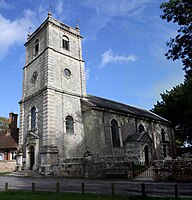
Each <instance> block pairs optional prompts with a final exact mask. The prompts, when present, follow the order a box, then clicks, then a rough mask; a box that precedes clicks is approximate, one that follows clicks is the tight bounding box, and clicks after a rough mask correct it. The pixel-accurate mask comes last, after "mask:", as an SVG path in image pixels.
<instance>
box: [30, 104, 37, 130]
mask: <svg viewBox="0 0 192 200" xmlns="http://www.w3.org/2000/svg"><path fill="white" fill-rule="evenodd" d="M36 114H37V113H36V108H35V107H33V108H31V130H34V129H36V117H37V116H36Z"/></svg>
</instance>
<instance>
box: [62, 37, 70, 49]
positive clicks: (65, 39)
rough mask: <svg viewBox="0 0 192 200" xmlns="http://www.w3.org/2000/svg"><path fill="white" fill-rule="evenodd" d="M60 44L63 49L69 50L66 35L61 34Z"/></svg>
mask: <svg viewBox="0 0 192 200" xmlns="http://www.w3.org/2000/svg"><path fill="white" fill-rule="evenodd" d="M62 46H63V48H64V49H66V50H69V38H68V37H67V36H63V38H62Z"/></svg>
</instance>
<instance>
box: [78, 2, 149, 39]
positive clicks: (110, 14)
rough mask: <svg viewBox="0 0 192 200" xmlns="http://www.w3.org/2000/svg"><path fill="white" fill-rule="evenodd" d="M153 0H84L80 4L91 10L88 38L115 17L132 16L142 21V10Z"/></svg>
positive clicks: (93, 36)
mask: <svg viewBox="0 0 192 200" xmlns="http://www.w3.org/2000/svg"><path fill="white" fill-rule="evenodd" d="M152 2H153V0H142V1H141V0H118V1H117V0H110V3H109V2H108V1H103V0H84V1H80V4H81V5H82V6H83V7H85V8H87V9H89V10H90V9H91V10H92V16H91V17H90V18H89V19H88V21H87V24H88V27H90V28H89V29H88V34H89V36H88V39H95V38H96V35H97V33H98V32H99V31H100V30H101V29H103V28H104V27H106V26H107V24H108V23H110V22H111V21H112V20H113V19H114V18H115V17H133V18H134V19H136V18H139V19H140V20H141V21H143V14H141V13H142V12H141V11H142V10H143V9H144V8H145V7H146V6H147V5H148V4H149V3H152Z"/></svg>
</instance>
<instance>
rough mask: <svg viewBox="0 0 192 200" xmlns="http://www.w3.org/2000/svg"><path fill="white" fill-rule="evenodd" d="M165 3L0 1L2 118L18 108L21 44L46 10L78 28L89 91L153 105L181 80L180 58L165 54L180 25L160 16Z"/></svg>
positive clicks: (142, 105) (134, 103) (139, 0)
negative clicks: (167, 43) (178, 59)
mask: <svg viewBox="0 0 192 200" xmlns="http://www.w3.org/2000/svg"><path fill="white" fill-rule="evenodd" d="M164 1H166V0H33V1H31V0H0V86H1V93H0V116H4V117H8V115H9V112H15V113H18V114H19V112H20V110H19V103H18V102H19V101H20V100H21V97H22V75H23V67H24V66H25V47H24V43H25V42H26V39H27V34H28V31H29V30H30V32H31V33H32V32H33V31H35V30H36V28H37V27H38V26H39V25H40V24H41V23H42V22H43V21H44V20H45V19H46V18H47V13H48V10H51V12H52V16H53V17H54V18H56V19H58V20H60V21H62V22H63V23H65V24H67V25H69V26H72V27H75V26H76V24H77V23H78V25H79V27H80V32H81V35H82V36H83V41H82V46H83V59H84V60H85V68H86V80H87V93H88V94H92V95H95V96H99V97H103V98H107V99H111V100H115V101H119V102H122V103H125V104H129V105H132V106H135V107H139V108H143V109H147V110H150V109H152V108H153V106H154V104H156V102H157V101H159V100H161V98H160V93H163V92H165V91H166V90H170V89H171V88H173V87H174V86H176V85H178V84H179V83H181V82H183V80H184V72H183V70H182V64H181V62H180V61H175V62H173V61H168V60H166V58H165V56H164V53H165V52H166V51H167V46H166V42H167V41H169V39H170V38H171V37H174V36H175V35H176V30H177V28H178V27H177V26H176V25H175V24H172V23H167V22H166V21H164V20H162V19H161V18H160V15H161V14H162V11H161V10H160V8H159V6H160V4H161V3H163V2H164ZM29 27H30V28H29Z"/></svg>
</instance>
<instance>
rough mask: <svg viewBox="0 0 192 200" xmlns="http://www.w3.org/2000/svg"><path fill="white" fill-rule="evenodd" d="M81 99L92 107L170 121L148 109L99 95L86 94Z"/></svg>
mask: <svg viewBox="0 0 192 200" xmlns="http://www.w3.org/2000/svg"><path fill="white" fill-rule="evenodd" d="M83 100H84V101H85V102H87V103H89V104H91V105H92V107H98V108H103V109H109V110H114V111H118V112H123V113H127V114H131V115H134V116H140V117H144V118H149V119H152V120H158V121H161V122H165V123H170V121H168V120H166V119H164V118H163V117H160V116H158V115H156V114H154V113H152V112H150V111H148V110H144V109H141V108H136V107H133V106H129V105H127V104H123V103H119V102H116V101H112V100H109V99H104V98H101V97H96V96H92V95H87V98H84V99H83Z"/></svg>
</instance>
